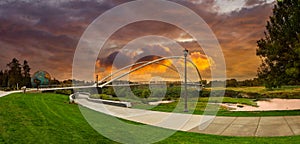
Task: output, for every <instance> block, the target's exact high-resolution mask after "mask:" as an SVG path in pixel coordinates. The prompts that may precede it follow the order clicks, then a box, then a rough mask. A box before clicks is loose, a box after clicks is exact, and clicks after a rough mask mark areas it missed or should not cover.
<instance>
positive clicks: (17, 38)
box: [0, 0, 274, 80]
mask: <svg viewBox="0 0 300 144" xmlns="http://www.w3.org/2000/svg"><path fill="white" fill-rule="evenodd" d="M171 1H172V2H176V3H178V4H181V5H183V6H186V7H188V8H189V9H191V10H193V11H194V12H195V13H197V14H198V15H199V16H200V17H201V18H203V19H204V21H205V22H206V23H207V24H208V26H209V27H210V28H211V30H212V31H213V33H214V34H215V36H216V37H217V39H218V41H219V43H220V46H221V48H222V51H223V54H224V58H225V62H226V74H227V78H235V79H238V80H244V79H250V78H254V77H256V73H257V69H258V67H259V65H260V59H259V57H257V56H256V54H255V53H256V49H257V46H256V41H258V40H259V39H261V38H263V36H264V31H265V25H266V22H267V20H268V19H269V16H270V15H271V14H272V8H273V7H274V0H171ZM126 2H128V1H127V0H49V1H44V0H1V1H0V69H1V70H4V69H6V68H7V67H6V64H7V63H9V62H10V61H11V60H12V58H17V59H18V60H19V61H20V63H22V62H23V60H27V61H28V62H29V65H30V66H31V68H32V69H31V73H34V72H35V71H37V70H45V71H47V72H49V73H50V74H51V76H52V77H54V78H56V79H59V80H64V79H69V78H72V63H73V58H74V53H75V50H76V47H77V44H78V42H79V40H80V37H81V36H82V35H83V33H84V31H85V30H86V29H87V27H88V26H89V25H90V24H91V23H92V22H93V21H94V20H95V19H96V18H97V17H99V16H100V15H101V14H103V13H104V12H106V11H108V10H110V9H111V8H114V7H116V6H118V5H121V4H124V3H126ZM153 9H155V7H153ZM128 13H130V14H132V15H135V14H136V15H138V14H139V13H133V12H130V10H129V12H128ZM174 13H175V14H176V10H174ZM147 35H158V36H164V37H168V38H169V39H172V40H175V41H176V42H177V43H178V44H180V45H181V46H182V47H184V48H186V49H188V50H189V51H190V58H191V59H192V60H193V61H194V63H196V65H197V66H198V68H199V69H200V71H201V72H202V74H203V75H204V77H205V76H206V77H209V73H210V70H211V66H213V65H214V60H213V59H212V58H211V57H210V56H209V55H205V53H204V52H203V51H202V50H201V46H199V45H198V44H197V43H196V42H195V40H194V39H193V37H191V36H190V35H189V34H188V33H187V32H185V31H184V30H182V29H180V28H178V27H176V26H174V25H170V24H167V23H163V22H157V21H142V22H137V23H132V24H130V25H127V26H124V27H122V28H121V29H119V30H118V31H116V32H115V33H114V34H113V35H112V36H111V37H110V38H109V39H108V40H107V41H106V43H105V45H104V47H103V48H102V49H101V51H100V53H101V54H99V57H98V59H97V61H96V65H95V68H96V71H97V72H98V73H101V74H100V76H101V77H103V76H105V75H106V74H107V73H108V71H109V70H111V69H112V67H115V66H112V63H113V60H114V58H115V57H116V55H117V54H122V55H124V57H125V58H126V59H131V58H134V57H136V55H139V54H141V53H145V52H147V53H148V54H151V53H152V52H154V51H156V52H159V53H166V54H167V53H169V52H170V49H172V48H170V47H166V46H163V45H161V44H151V45H150V44H149V45H147V46H145V47H143V48H140V49H137V50H135V51H134V52H131V53H128V51H127V52H125V51H124V50H122V48H123V47H124V46H126V44H127V43H128V42H130V41H132V40H134V39H137V38H139V37H143V36H147ZM129 51H130V50H129ZM155 58H157V57H155V55H153V56H148V57H146V58H144V59H145V60H152V59H155ZM130 62H132V61H130V60H128V61H126V62H124V63H126V64H127V63H128V64H129V63H130ZM163 63H165V64H169V62H168V61H165V62H163ZM169 65H172V64H169ZM149 71H152V72H153V71H158V72H156V73H159V72H161V73H164V72H166V71H165V67H162V66H157V65H153V66H149V67H147V68H145V69H144V70H141V71H137V72H136V74H137V75H141V74H143V75H147V72H149ZM148 76H149V73H148ZM152 76H153V74H152ZM140 77H141V76H140ZM142 77H145V76H142ZM149 77H151V74H150V76H149Z"/></svg>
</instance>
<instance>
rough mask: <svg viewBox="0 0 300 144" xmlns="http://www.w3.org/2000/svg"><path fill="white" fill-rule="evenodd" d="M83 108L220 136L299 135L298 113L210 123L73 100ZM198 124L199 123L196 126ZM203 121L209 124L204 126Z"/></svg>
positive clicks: (193, 117)
mask: <svg viewBox="0 0 300 144" xmlns="http://www.w3.org/2000/svg"><path fill="white" fill-rule="evenodd" d="M77 102H78V103H79V104H80V105H82V106H84V107H87V108H90V109H93V110H95V111H98V112H102V113H106V114H109V115H112V116H116V117H119V118H123V119H126V120H130V121H135V122H140V123H143V124H148V125H153V126H158V127H164V128H169V129H173V130H181V131H188V132H196V133H204V134H214V135H224V136H258V137H269V136H291V135H300V116H276V117H221V116H217V117H215V118H214V119H213V118H212V117H211V118H212V119H211V120H212V121H211V122H210V121H209V120H210V119H208V120H206V121H205V120H204V121H202V122H201V119H202V120H203V119H205V118H204V116H202V115H190V114H179V113H176V114H174V113H167V112H157V111H147V110H140V109H132V108H123V107H116V106H110V105H103V104H99V103H94V102H90V101H88V100H86V99H77ZM200 124H201V125H200ZM206 124H209V125H208V126H207V127H206V128H205V129H202V130H201V128H203V127H205V125H206Z"/></svg>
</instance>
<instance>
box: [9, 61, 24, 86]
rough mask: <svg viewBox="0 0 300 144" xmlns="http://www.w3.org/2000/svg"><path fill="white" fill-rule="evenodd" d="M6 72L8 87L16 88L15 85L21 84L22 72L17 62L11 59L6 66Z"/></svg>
mask: <svg viewBox="0 0 300 144" xmlns="http://www.w3.org/2000/svg"><path fill="white" fill-rule="evenodd" d="M7 66H8V67H9V70H8V87H11V88H14V89H16V88H17V85H20V84H21V83H22V70H21V65H20V63H19V61H18V60H17V59H16V58H13V59H12V61H11V62H10V63H9V64H7Z"/></svg>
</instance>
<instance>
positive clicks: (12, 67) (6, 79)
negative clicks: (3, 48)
mask: <svg viewBox="0 0 300 144" xmlns="http://www.w3.org/2000/svg"><path fill="white" fill-rule="evenodd" d="M6 66H7V67H8V69H7V70H4V71H3V70H1V71H0V87H9V88H12V89H17V88H20V87H22V86H26V87H30V86H31V83H30V79H31V78H30V67H29V64H28V62H27V61H26V60H25V61H24V63H23V65H21V64H20V63H19V60H18V59H16V58H13V59H12V61H11V62H10V63H8V64H7V65H6Z"/></svg>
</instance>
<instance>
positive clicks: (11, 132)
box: [0, 93, 300, 144]
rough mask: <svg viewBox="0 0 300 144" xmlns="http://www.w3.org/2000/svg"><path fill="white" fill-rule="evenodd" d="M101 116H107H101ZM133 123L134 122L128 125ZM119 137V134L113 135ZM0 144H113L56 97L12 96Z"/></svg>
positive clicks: (210, 139) (6, 101)
mask: <svg viewBox="0 0 300 144" xmlns="http://www.w3.org/2000/svg"><path fill="white" fill-rule="evenodd" d="M95 115H101V116H102V117H110V116H107V115H103V114H100V113H96V112H95ZM129 123H133V122H129ZM115 134H116V135H118V133H115ZM0 143H115V142H113V141H111V140H109V139H107V138H105V137H104V136H102V135H100V134H99V133H97V132H96V131H95V130H94V129H93V128H92V127H90V126H89V124H88V123H87V122H86V121H85V119H84V117H83V116H82V115H81V113H80V110H79V107H78V106H77V105H74V104H68V97H67V96H64V95H59V94H50V93H43V94H21V93H18V94H12V95H10V96H6V97H2V98H0ZM159 143H193V144H194V143H205V144H206V143H295V144H296V143H300V136H290V137H270V138H263V137H226V136H214V135H205V134H198V133H188V132H176V133H175V134H174V135H173V136H171V137H169V138H168V139H165V140H164V141H161V142H159Z"/></svg>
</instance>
